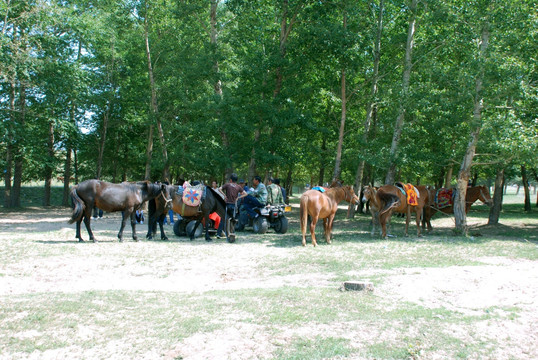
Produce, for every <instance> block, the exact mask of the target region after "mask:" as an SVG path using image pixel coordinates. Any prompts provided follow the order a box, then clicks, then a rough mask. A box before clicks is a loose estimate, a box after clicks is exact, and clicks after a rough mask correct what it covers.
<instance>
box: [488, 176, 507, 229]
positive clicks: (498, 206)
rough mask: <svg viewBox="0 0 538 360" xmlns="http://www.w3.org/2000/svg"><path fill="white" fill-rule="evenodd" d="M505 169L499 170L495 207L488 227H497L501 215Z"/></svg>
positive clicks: (490, 213)
mask: <svg viewBox="0 0 538 360" xmlns="http://www.w3.org/2000/svg"><path fill="white" fill-rule="evenodd" d="M503 182H504V169H498V170H497V176H495V190H494V191H493V206H492V207H491V208H490V210H489V219H488V225H497V224H498V223H499V217H500V214H501V205H502V198H503Z"/></svg>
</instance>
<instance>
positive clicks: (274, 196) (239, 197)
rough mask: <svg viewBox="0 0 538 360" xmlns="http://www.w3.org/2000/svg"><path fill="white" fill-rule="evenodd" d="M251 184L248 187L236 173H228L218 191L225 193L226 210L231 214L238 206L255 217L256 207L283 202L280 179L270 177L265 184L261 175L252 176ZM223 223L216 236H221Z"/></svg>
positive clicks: (283, 191) (283, 196)
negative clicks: (224, 182) (228, 175)
mask: <svg viewBox="0 0 538 360" xmlns="http://www.w3.org/2000/svg"><path fill="white" fill-rule="evenodd" d="M252 183H253V186H252V187H251V188H249V187H248V186H247V184H246V183H245V181H244V180H242V179H241V180H238V177H237V175H236V174H232V175H230V177H229V179H228V182H227V183H226V184H224V185H222V186H221V187H218V188H217V189H218V191H220V192H222V193H224V194H225V195H226V212H227V213H228V214H230V215H233V214H234V212H235V211H238V210H239V208H242V209H244V210H245V211H246V212H247V214H248V215H249V216H250V217H251V218H257V217H258V216H259V214H258V213H257V212H256V211H254V209H256V208H260V207H264V206H266V205H273V204H283V203H284V199H285V195H284V194H285V193H286V191H285V190H284V189H283V188H282V187H280V179H275V178H270V179H269V184H268V185H267V186H265V185H264V183H263V182H262V179H261V177H259V176H258V175H256V176H254V179H253V181H252ZM223 230H224V224H223V223H221V225H220V226H219V228H218V230H217V237H218V238H220V237H221V236H222V231H223Z"/></svg>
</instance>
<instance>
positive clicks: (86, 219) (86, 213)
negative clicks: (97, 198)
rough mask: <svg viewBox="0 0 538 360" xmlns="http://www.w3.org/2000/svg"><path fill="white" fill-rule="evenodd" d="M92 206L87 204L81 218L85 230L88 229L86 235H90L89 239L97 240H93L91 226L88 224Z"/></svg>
mask: <svg viewBox="0 0 538 360" xmlns="http://www.w3.org/2000/svg"><path fill="white" fill-rule="evenodd" d="M92 208H93V207H90V206H87V207H86V209H84V215H82V218H83V219H84V225H85V226H86V231H88V235H89V236H90V241H93V242H97V240H95V237H94V236H93V232H92V228H91V226H90V220H91V216H92ZM79 232H80V223H79ZM79 235H80V234H79ZM81 239H82V238H81Z"/></svg>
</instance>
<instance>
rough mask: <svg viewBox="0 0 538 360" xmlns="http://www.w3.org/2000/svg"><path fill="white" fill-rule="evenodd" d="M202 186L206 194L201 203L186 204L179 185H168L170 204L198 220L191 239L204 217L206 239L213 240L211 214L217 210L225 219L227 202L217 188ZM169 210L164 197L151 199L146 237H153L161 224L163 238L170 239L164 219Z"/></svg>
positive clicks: (192, 237) (188, 217)
mask: <svg viewBox="0 0 538 360" xmlns="http://www.w3.org/2000/svg"><path fill="white" fill-rule="evenodd" d="M201 188H202V189H203V191H205V196H204V197H203V198H202V200H201V202H200V205H199V206H189V205H187V204H184V203H183V200H182V196H181V195H178V193H177V189H178V186H172V185H168V190H169V193H170V196H171V199H172V201H171V204H170V206H171V207H172V210H173V211H174V212H176V213H178V214H179V215H181V216H182V217H184V218H186V219H193V220H196V221H197V223H196V225H195V226H194V228H193V230H192V231H191V233H190V234H188V235H189V237H190V239H191V240H193V239H194V233H195V231H196V228H197V227H198V225H199V224H200V222H201V221H202V219H204V224H205V239H206V240H208V241H209V240H211V237H210V236H209V223H210V222H209V214H211V213H213V212H216V213H217V214H219V216H220V217H221V219H223V220H222V221H224V218H225V217H224V213H225V211H226V210H225V209H226V203H225V202H224V199H223V198H222V197H221V196H219V195H218V194H216V192H215V190H213V189H212V188H211V187H210V186H202V187H201ZM167 212H168V209H167V205H166V202H165V201H164V200H163V199H161V198H155V199H154V201H150V203H149V205H148V215H149V216H148V217H149V222H148V233H147V235H146V238H148V239H152V238H153V236H154V235H155V233H156V232H157V231H156V230H157V224H159V228H160V229H161V240H168V237H167V236H166V234H165V233H164V227H163V221H164V218H165V217H166V213H167Z"/></svg>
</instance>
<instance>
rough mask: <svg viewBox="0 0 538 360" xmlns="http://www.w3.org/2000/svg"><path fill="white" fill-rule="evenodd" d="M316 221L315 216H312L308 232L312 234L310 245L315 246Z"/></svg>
mask: <svg viewBox="0 0 538 360" xmlns="http://www.w3.org/2000/svg"><path fill="white" fill-rule="evenodd" d="M317 222H318V218H317V216H312V222H311V223H310V234H311V236H312V245H314V246H316V245H318V243H317V242H316V223H317Z"/></svg>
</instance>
